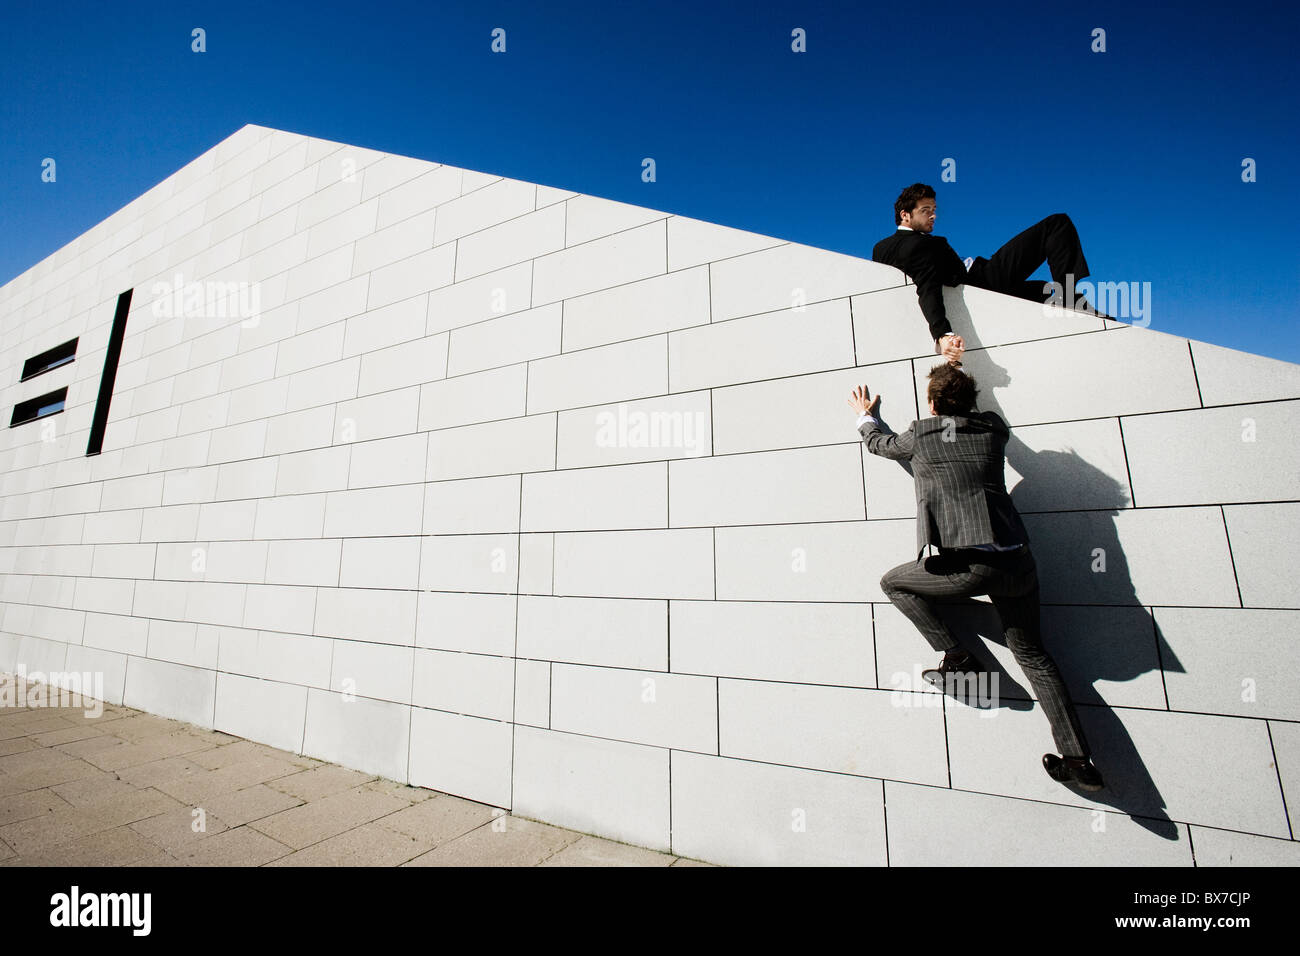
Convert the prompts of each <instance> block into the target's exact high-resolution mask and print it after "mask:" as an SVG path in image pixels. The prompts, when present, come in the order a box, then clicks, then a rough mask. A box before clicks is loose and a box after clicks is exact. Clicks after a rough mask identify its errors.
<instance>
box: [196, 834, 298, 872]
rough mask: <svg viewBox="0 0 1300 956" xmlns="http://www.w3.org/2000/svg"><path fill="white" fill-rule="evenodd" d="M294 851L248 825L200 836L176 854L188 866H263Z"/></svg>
mask: <svg viewBox="0 0 1300 956" xmlns="http://www.w3.org/2000/svg"><path fill="white" fill-rule="evenodd" d="M291 852H292V850H291V849H290V848H289V847H287V846H285V845H284V844H283V843H277V842H276V841H275V840H272V839H271V838H270V837H269V836H267V835H266V834H265V833H260V832H258V831H257V830H254V829H252V828H251V827H246V826H245V827H233V828H231V829H229V830H226V831H224V832H222V833H218V834H216V835H215V836H210V837H208V838H207V839H206V840H200V841H199V842H198V843H196V844H194V845H193V846H192V847H187V848H185V849H183V850H180V851H178V852H177V853H176V854H175V856H176V859H177V860H179V861H180V862H182V863H184V864H186V865H189V866H262V865H263V864H266V863H270V862H271V861H272V860H278V859H279V858H280V857H282V856H285V855H287V854H289V853H291Z"/></svg>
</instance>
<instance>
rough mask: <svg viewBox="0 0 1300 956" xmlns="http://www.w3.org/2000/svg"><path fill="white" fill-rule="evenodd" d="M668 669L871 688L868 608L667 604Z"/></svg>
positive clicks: (872, 662) (767, 603) (873, 683)
mask: <svg viewBox="0 0 1300 956" xmlns="http://www.w3.org/2000/svg"><path fill="white" fill-rule="evenodd" d="M671 620H672V669H673V671H674V672H675V673H679V674H711V675H716V676H719V677H746V678H751V679H754V680H768V681H789V682H791V683H799V684H840V685H847V686H851V687H875V686H876V671H875V651H874V649H873V646H872V643H873V642H872V624H871V605H869V604H803V603H797V604H791V603H779V602H774V601H754V602H743V601H673V602H672V614H671Z"/></svg>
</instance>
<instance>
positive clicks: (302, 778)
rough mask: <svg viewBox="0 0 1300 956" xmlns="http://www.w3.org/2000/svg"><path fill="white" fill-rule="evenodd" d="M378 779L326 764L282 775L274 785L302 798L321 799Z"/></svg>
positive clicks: (357, 771) (368, 774)
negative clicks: (291, 774) (289, 774)
mask: <svg viewBox="0 0 1300 956" xmlns="http://www.w3.org/2000/svg"><path fill="white" fill-rule="evenodd" d="M376 779H378V778H377V777H376V776H375V775H374V774H371V773H362V772H361V771H359V770H349V769H348V768H347V767H337V766H335V765H333V764H326V765H325V766H321V767H316V768H314V769H312V770H303V771H302V772H300V773H295V774H294V775H293V776H288V777H282V778H281V779H279V780H276V781H275V783H274V784H273V786H274V787H275V789H276V790H280V791H282V792H284V793H288V794H291V795H293V796H295V797H298V798H299V799H301V800H319V799H320V798H321V797H328V796H330V795H331V794H334V793H342V792H343V791H345V790H351V789H352V788H353V787H358V786H360V785H361V784H363V783H367V782H368V781H371V780H376Z"/></svg>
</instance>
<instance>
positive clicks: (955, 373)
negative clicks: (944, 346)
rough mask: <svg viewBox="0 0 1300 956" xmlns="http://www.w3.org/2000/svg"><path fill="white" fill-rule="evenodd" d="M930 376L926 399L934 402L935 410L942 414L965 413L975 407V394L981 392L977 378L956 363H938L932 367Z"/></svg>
mask: <svg viewBox="0 0 1300 956" xmlns="http://www.w3.org/2000/svg"><path fill="white" fill-rule="evenodd" d="M929 378H930V386H929V388H927V389H926V399H927V400H928V401H931V402H934V410H935V411H936V412H938V413H939V414H940V415H965V414H966V413H967V412H969V411H970V410H971V409H972V408H974V407H975V396H976V395H978V394H979V390H978V389H976V388H975V379H973V378H971V377H970V376H969V375H967V374H966V373H965V372H963V371H962V370H961V369H959V368H957V367H956V366H955V365H949V364H948V363H947V362H944V363H943V364H942V365H936V366H935V367H934V368H932V369H930V376H929Z"/></svg>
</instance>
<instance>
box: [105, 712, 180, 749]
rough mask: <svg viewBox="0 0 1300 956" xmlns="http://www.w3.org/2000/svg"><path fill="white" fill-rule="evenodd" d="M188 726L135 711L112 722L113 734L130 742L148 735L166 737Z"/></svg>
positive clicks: (146, 737) (136, 741)
mask: <svg viewBox="0 0 1300 956" xmlns="http://www.w3.org/2000/svg"><path fill="white" fill-rule="evenodd" d="M188 727H189V725H188V724H185V723H182V722H181V721H179V720H170V719H168V718H166V717H158V716H156V715H154V714H144V713H138V712H137V713H135V714H132V715H131V716H130V717H123V718H121V719H120V720H117V721H114V723H113V736H115V737H121V738H122V739H124V740H127V741H130V742H131V743H140V742H141V741H143V740H148V739H149V738H150V737H166V736H170V735H171V734H175V733H179V732H180V731H182V730H185V729H187V728H188Z"/></svg>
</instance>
